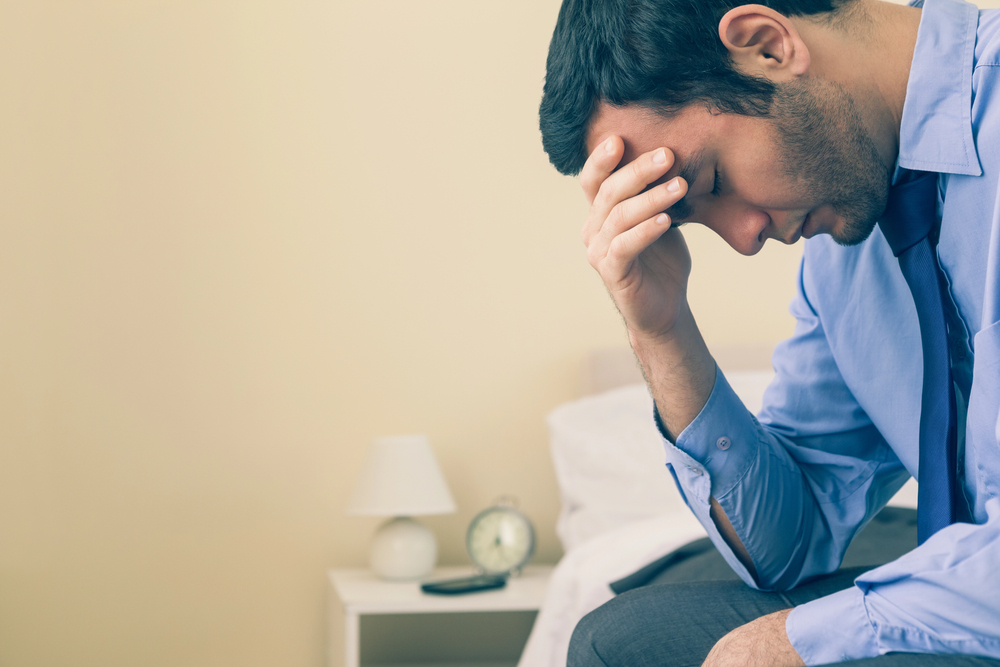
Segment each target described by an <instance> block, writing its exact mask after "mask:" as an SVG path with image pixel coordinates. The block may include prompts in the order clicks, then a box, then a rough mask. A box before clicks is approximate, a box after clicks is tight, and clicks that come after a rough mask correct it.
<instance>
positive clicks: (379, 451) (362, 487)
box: [347, 435, 455, 516]
mask: <svg viewBox="0 0 1000 667" xmlns="http://www.w3.org/2000/svg"><path fill="white" fill-rule="evenodd" d="M454 511H455V501H454V500H453V499H452V497H451V492H450V491H449V490H448V484H447V483H446V482H445V481H444V475H442V474H441V468H439V467H438V464H437V459H435V458H434V452H433V450H431V445H430V442H428V440H427V437H426V436H423V435H397V436H391V437H386V438H375V439H374V440H373V441H372V442H371V444H370V445H369V446H368V450H367V451H366V452H365V460H364V463H362V465H361V472H360V474H359V475H358V481H357V484H356V485H355V487H354V493H353V494H351V500H350V502H349V503H348V505H347V513H348V514H355V515H364V516H420V515H426V514H449V513H451V512H454Z"/></svg>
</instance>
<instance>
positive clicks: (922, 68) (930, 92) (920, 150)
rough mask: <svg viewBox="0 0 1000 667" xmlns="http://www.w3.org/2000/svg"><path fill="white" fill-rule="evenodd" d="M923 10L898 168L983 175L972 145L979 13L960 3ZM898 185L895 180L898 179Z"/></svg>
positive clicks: (943, 2)
mask: <svg viewBox="0 0 1000 667" xmlns="http://www.w3.org/2000/svg"><path fill="white" fill-rule="evenodd" d="M910 4H911V5H913V6H916V7H920V6H923V13H922V15H921V17H920V29H919V31H918V32H917V44H916V48H915V49H914V51H913V64H912V65H911V67H910V78H909V80H908V81H907V84H906V100H905V102H904V103H903V117H902V120H901V122H900V127H899V157H898V159H897V162H896V167H897V169H896V172H897V176H898V172H899V168H905V169H913V170H917V171H933V172H939V173H949V174H964V175H970V176H979V175H980V174H982V168H981V167H980V165H979V155H978V154H977V153H976V145H975V143H974V142H973V140H972V118H971V105H972V64H973V56H974V55H975V49H976V29H977V27H978V25H979V10H978V9H977V8H976V7H975V6H974V5H971V4H969V3H967V2H962V1H961V0H927V2H926V3H925V2H923V1H922V0H915V1H912V2H911V3H910ZM894 180H895V179H894Z"/></svg>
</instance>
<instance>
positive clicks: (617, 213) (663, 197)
mask: <svg viewBox="0 0 1000 667" xmlns="http://www.w3.org/2000/svg"><path fill="white" fill-rule="evenodd" d="M686 194H687V183H686V182H685V181H684V179H682V178H681V177H680V176H675V177H674V178H672V179H670V180H669V181H667V182H666V183H660V184H659V185H657V186H655V187H652V188H650V189H649V190H646V191H645V192H642V193H640V194H637V195H636V196H634V197H629V198H628V199H625V200H624V201H621V202H619V203H618V204H617V205H616V206H615V207H614V208H613V209H611V213H609V214H608V217H607V220H605V222H604V224H603V225H602V226H601V229H600V231H599V232H598V235H600V236H606V237H607V240H608V243H610V242H611V239H613V238H614V237H616V236H618V235H619V234H621V233H622V232H625V231H627V230H629V229H631V228H632V227H634V226H635V225H637V224H639V223H641V222H642V221H644V220H648V219H649V218H652V217H653V216H655V215H656V214H657V213H659V212H660V211H666V210H667V209H669V208H670V207H671V206H673V205H674V204H676V203H677V202H678V201H680V200H681V199H682V198H683V197H684V195H686Z"/></svg>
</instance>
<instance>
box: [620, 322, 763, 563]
mask: <svg viewBox="0 0 1000 667" xmlns="http://www.w3.org/2000/svg"><path fill="white" fill-rule="evenodd" d="M629 338H630V340H631V343H632V348H633V350H635V353H636V356H637V357H638V358H639V363H640V364H641V366H642V369H643V373H644V374H645V376H646V383H647V384H648V385H649V387H650V391H651V392H652V394H653V400H654V401H655V403H656V409H657V412H658V413H659V415H660V420H661V421H662V422H663V426H664V427H665V428H666V429H667V435H668V436H669V437H670V439H671V440H676V439H677V436H678V435H680V433H681V431H683V430H684V429H685V428H687V426H688V425H689V424H690V423H691V422H692V421H694V419H695V417H697V416H698V414H699V413H700V412H701V411H702V409H703V408H704V407H705V403H706V402H707V401H708V397H709V396H711V394H712V388H713V387H714V386H715V375H716V368H715V360H714V359H713V358H712V355H711V354H710V353H709V351H708V346H707V345H706V344H705V339H704V338H703V337H702V335H701V332H700V331H698V325H697V323H696V322H695V320H694V317H693V316H692V315H691V313H690V309H687V308H685V310H684V313H683V315H682V317H681V318H679V320H678V322H677V324H676V325H675V327H674V330H672V331H671V335H670V336H666V337H660V338H658V339H652V338H649V337H643V336H639V335H636V334H631V333H630V336H629ZM711 518H712V521H713V522H714V523H715V526H716V528H718V530H719V533H720V534H721V535H722V537H723V539H724V540H725V541H726V544H728V545H729V547H730V548H731V549H732V550H733V552H734V553H735V554H736V557H737V558H739V560H740V562H741V563H743V566H744V567H745V568H747V570H748V571H749V572H750V574H751V576H753V577H754V578H756V570H755V568H754V564H753V561H752V559H751V558H750V554H749V553H748V552H747V550H746V548H745V547H744V546H743V543H742V542H741V541H740V538H739V536H738V535H737V534H736V531H735V530H734V529H733V525H732V523H731V522H730V521H729V518H728V517H727V516H726V514H725V511H724V510H723V509H722V507H721V505H719V503H718V501H717V500H716V499H715V498H712V499H711Z"/></svg>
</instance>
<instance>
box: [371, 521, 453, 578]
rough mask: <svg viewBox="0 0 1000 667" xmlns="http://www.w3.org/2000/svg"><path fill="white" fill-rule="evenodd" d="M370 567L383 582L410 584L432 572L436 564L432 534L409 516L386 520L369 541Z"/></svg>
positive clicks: (434, 542)
mask: <svg viewBox="0 0 1000 667" xmlns="http://www.w3.org/2000/svg"><path fill="white" fill-rule="evenodd" d="M370 558H371V560H370V563H371V568H372V570H373V571H374V572H375V574H377V575H378V576H379V577H381V578H382V579H388V580H390V581H412V580H414V579H420V578H421V577H425V576H427V575H428V574H430V573H431V570H433V569H434V564H435V563H436V562H437V541H436V540H435V539H434V533H432V532H431V531H430V530H428V529H427V528H426V527H425V526H423V525H421V524H420V523H418V522H416V521H414V520H413V519H411V518H409V517H405V516H403V517H396V518H395V519H389V520H388V521H386V522H385V523H383V524H382V525H381V527H379V529H378V532H376V533H375V537H374V539H372V551H371V556H370Z"/></svg>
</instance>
